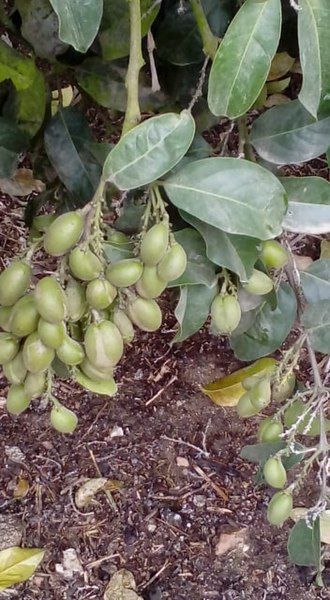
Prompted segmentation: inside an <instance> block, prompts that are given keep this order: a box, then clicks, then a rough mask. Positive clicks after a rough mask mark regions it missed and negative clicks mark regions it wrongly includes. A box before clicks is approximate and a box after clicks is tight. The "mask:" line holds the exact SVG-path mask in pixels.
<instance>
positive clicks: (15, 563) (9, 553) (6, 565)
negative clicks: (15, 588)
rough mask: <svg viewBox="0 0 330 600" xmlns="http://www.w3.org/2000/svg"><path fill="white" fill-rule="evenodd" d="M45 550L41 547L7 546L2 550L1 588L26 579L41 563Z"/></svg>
mask: <svg viewBox="0 0 330 600" xmlns="http://www.w3.org/2000/svg"><path fill="white" fill-rule="evenodd" d="M44 554H45V551H44V550H40V549H39V548H18V547H17V546H14V547H13V548H7V549H6V550H2V552H0V590H5V589H6V588H8V587H11V586H12V585H15V583H21V582H22V581H26V580H27V579H29V578H30V577H31V575H33V573H34V571H35V570H36V568H37V566H38V565H39V564H40V563H41V561H42V559H43V557H44Z"/></svg>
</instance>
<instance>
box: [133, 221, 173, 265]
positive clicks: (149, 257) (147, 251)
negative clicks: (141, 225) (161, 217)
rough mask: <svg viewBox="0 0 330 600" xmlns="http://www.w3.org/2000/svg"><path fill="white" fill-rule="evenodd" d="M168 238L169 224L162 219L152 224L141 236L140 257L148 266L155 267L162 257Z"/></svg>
mask: <svg viewBox="0 0 330 600" xmlns="http://www.w3.org/2000/svg"><path fill="white" fill-rule="evenodd" d="M168 238H169V226H168V223H165V222H164V221H163V222H162V223H157V224H156V225H153V226H152V227H151V228H150V229H149V230H148V231H147V233H146V234H145V235H144V237H143V238H142V242H141V246H140V257H141V260H142V262H143V263H144V264H145V265H147V266H148V267H155V266H156V265H158V263H159V261H160V260H161V259H162V258H163V256H164V254H165V252H166V250H167V246H168Z"/></svg>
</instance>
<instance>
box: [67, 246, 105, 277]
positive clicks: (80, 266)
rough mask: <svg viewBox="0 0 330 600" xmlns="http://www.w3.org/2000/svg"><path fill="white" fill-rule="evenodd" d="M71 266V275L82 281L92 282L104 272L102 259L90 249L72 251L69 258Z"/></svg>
mask: <svg viewBox="0 0 330 600" xmlns="http://www.w3.org/2000/svg"><path fill="white" fill-rule="evenodd" d="M69 266H70V269H71V273H72V274H73V275H74V276H75V277H77V278H78V279H81V280H82V281H92V279H96V278H97V277H98V276H99V275H100V273H101V271H102V264H101V261H100V259H99V258H98V257H97V256H96V254H94V253H93V252H92V251H91V250H89V249H87V250H83V249H82V248H75V249H74V250H72V252H70V256H69Z"/></svg>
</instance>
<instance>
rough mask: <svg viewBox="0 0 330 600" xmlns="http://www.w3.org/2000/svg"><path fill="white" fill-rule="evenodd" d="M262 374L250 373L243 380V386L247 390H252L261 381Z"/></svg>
mask: <svg viewBox="0 0 330 600" xmlns="http://www.w3.org/2000/svg"><path fill="white" fill-rule="evenodd" d="M259 381H260V375H250V376H249V377H245V379H243V381H242V386H243V388H244V389H245V390H252V388H253V387H254V386H255V385H256V384H257V383H259Z"/></svg>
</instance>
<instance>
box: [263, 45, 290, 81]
mask: <svg viewBox="0 0 330 600" xmlns="http://www.w3.org/2000/svg"><path fill="white" fill-rule="evenodd" d="M293 64H294V58H292V56H290V54H288V53H287V52H278V53H277V54H275V56H274V58H273V60H272V64H271V66H270V70H269V73H268V77H267V81H273V80H274V79H280V77H284V75H286V74H287V73H288V72H289V71H290V69H291V68H292V67H293Z"/></svg>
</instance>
